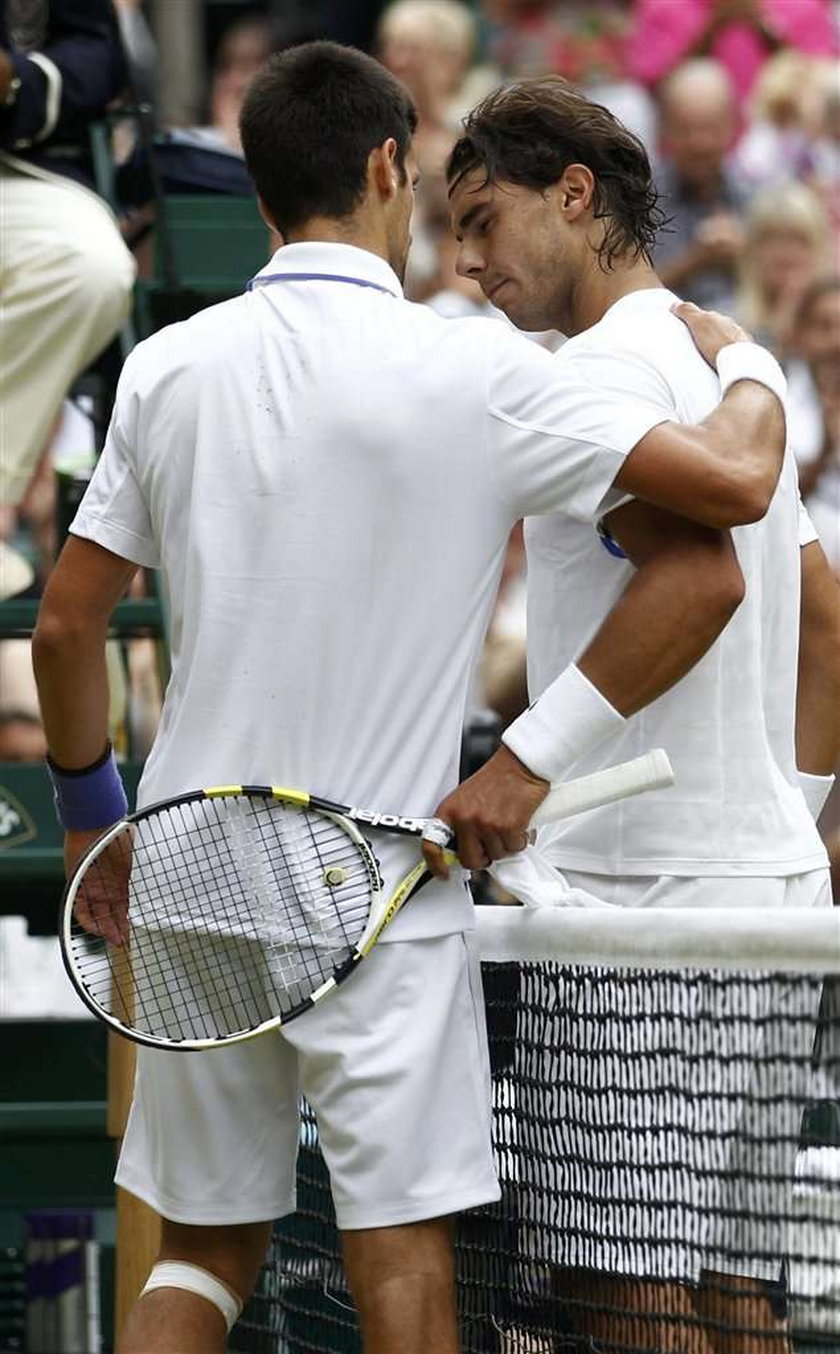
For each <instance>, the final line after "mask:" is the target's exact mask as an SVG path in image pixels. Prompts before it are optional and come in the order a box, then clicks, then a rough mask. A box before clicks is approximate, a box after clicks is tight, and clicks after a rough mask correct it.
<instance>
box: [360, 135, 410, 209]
mask: <svg viewBox="0 0 840 1354" xmlns="http://www.w3.org/2000/svg"><path fill="white" fill-rule="evenodd" d="M401 179H402V176H401V173H400V168H399V165H398V164H397V143H396V141H395V140H394V138H393V136H389V137H388V139H387V141H383V142H382V145H381V146H374V148H373V150H372V151H371V152H370V155H369V156H368V182H371V181H372V182H373V184H374V186H375V187H376V189H377V191H378V193H379V194H380V195H381V196H382V197H383V198H392V197H394V196H395V195H396V192H397V189H398V188H399V186H400V182H401Z"/></svg>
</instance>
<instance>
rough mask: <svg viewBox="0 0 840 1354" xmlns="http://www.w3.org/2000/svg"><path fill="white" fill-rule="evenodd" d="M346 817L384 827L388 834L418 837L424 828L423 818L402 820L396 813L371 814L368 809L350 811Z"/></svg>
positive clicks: (424, 821) (372, 825)
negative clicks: (408, 834)
mask: <svg viewBox="0 0 840 1354" xmlns="http://www.w3.org/2000/svg"><path fill="white" fill-rule="evenodd" d="M348 817H350V818H353V819H355V820H356V821H357V822H359V823H368V824H370V826H371V827H385V828H388V830H389V831H390V832H410V833H411V834H412V836H415V837H416V836H418V835H420V834H421V833H422V831H423V828H424V827H425V826H426V819H425V818H403V817H401V816H400V815H399V814H397V813H371V812H370V810H368V809H351V810H350V812H349V814H348Z"/></svg>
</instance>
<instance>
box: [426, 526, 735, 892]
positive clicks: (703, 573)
mask: <svg viewBox="0 0 840 1354" xmlns="http://www.w3.org/2000/svg"><path fill="white" fill-rule="evenodd" d="M608 526H609V529H610V532H611V534H612V535H613V537H614V538H615V539H616V540H617V541H618V542H619V544H620V545H621V546H622V548H623V549H624V551H625V553H626V554H627V555H628V557H629V558H630V559H631V560H632V562H633V563H634V564H635V565H636V568H637V572H636V573H635V574H634V575H633V577H632V579H631V580H630V582H629V584H628V585H627V587H626V588H625V590H624V592H623V593H622V595H621V597H620V598H619V599H618V601H617V602H616V605H615V606H614V607H613V609H612V611H611V612H610V613H609V615H608V616H607V617H606V618H605V620H604V622H603V624H602V625H601V627H600V629H599V630H598V632H597V633H596V635H595V636H594V638H593V639H592V641H591V643H590V644H589V645H588V647H587V648H586V650H585V651H584V653H583V654H582V655H581V657H580V658H579V659H578V660H577V667H578V668H579V669H580V671H581V672H582V673H583V675H584V677H585V678H586V679H587V680H588V681H589V682H590V683H591V684H592V686H593V687H595V688H596V689H597V690H598V691H599V692H600V694H601V696H603V697H604V699H605V700H606V701H608V702H609V704H610V705H611V706H612V707H613V709H614V711H616V712H617V714H618V715H619V716H624V717H625V718H627V717H628V716H630V715H632V714H635V712H636V711H637V710H640V709H642V707H643V706H645V705H648V704H650V702H651V701H653V700H656V699H657V697H659V696H661V695H662V694H663V693H664V692H666V691H668V690H669V689H670V688H671V687H672V686H673V685H674V683H675V682H677V681H679V680H680V678H681V677H684V676H685V674H686V673H687V672H689V671H690V670H691V668H693V667H694V665H695V663H697V662H698V660H699V659H700V658H702V656H703V654H705V653H706V652H707V651H708V649H709V648H710V647H711V645H712V644H713V643H714V641H715V640H716V639H717V637H718V636H719V635H720V633H721V631H722V630H723V629H724V627H725V626H726V624H727V623H728V621H729V620H730V618H731V616H732V615H733V613H734V611H735V610H736V609H737V607H738V605H739V604H740V602H741V600H742V599H743V596H744V580H743V577H742V574H741V570H740V567H739V565H738V561H737V558H736V556H735V551H734V549H733V547H732V542H731V540H730V539H729V536H728V534H727V533H725V532H717V531H712V530H710V529H709V528H707V527H703V526H699V525H697V524H696V523H694V522H688V521H684V520H682V519H680V518H677V517H675V516H673V515H672V514H670V513H667V512H663V511H662V510H661V509H659V508H655V507H651V506H650V505H648V504H645V503H638V502H632V503H627V504H624V505H622V506H621V507H620V508H617V509H615V510H614V511H613V512H612V513H611V514H610V515H609V518H608ZM619 722H620V721H619ZM547 790H548V782H547V781H546V780H544V779H541V778H540V777H539V776H536V775H534V774H533V772H532V771H531V770H529V768H528V767H527V766H525V765H524V764H523V763H522V762H521V761H520V760H519V759H518V758H517V757H516V756H514V754H513V752H512V751H511V750H510V749H509V748H507V747H504V746H503V747H502V748H500V749H499V751H498V752H497V753H495V754H494V756H493V757H491V758H490V760H489V761H488V762H487V763H486V764H485V766H483V767H482V768H481V769H480V770H479V771H477V772H476V774H475V775H474V776H471V777H470V779H469V780H467V781H465V782H464V783H463V785H461V786H459V787H458V788H457V789H456V790H455V791H454V792H453V793H452V794H451V795H449V796H447V798H446V799H444V800H443V802H442V803H441V804H440V805H439V806H438V808H437V810H436V817H440V818H443V819H444V821H446V822H448V823H450V824H451V825H452V826H453V827H454V828H455V830H456V834H457V841H458V853H459V855H460V858H461V861H462V863H463V864H464V865H465V866H466V867H467V868H468V869H480V868H481V867H482V866H485V865H486V864H487V860H488V859H491V860H493V859H498V858H499V857H500V856H503V855H505V854H507V853H509V852H510V851H515V850H518V849H521V847H522V845H523V843H524V838H523V832H524V829H525V827H526V826H527V824H528V822H529V821H530V819H531V817H532V816H533V814H534V812H535V810H536V809H537V807H538V806H539V804H540V803H541V802H542V799H543V798H544V796H545V794H546V792H547ZM424 853H425V855H426V859H427V861H428V863H429V864H430V866H431V867H432V868H433V869H435V871H436V873H443V872H444V867H443V864H442V858H441V855H440V853H439V852H438V851H437V850H436V848H435V847H433V846H430V845H428V844H427V845H426V846H424Z"/></svg>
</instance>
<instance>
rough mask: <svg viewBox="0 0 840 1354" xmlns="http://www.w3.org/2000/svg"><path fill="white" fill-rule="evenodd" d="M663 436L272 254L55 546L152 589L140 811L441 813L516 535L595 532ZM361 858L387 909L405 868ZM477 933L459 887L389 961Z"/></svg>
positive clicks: (319, 263)
mask: <svg viewBox="0 0 840 1354" xmlns="http://www.w3.org/2000/svg"><path fill="white" fill-rule="evenodd" d="M666 417H667V414H666V413H663V411H662V409H661V408H659V407H651V406H649V405H647V404H646V403H645V402H644V401H641V400H637V399H636V398H635V397H632V398H629V399H628V398H625V397H620V398H618V399H616V400H612V399H610V398H609V397H608V396H601V395H599V397H598V399H597V400H593V399H592V394H591V390H590V389H589V387H588V386H583V387H581V388H577V387H576V386H575V385H574V383H573V382H572V381H569V380H567V379H566V377H565V374H564V371H563V369H562V368H561V367H559V366H558V365H557V364H556V362H555V360H554V358H553V357H552V356H550V355H549V354H548V353H546V352H544V351H543V350H542V349H540V348H537V347H535V346H534V345H533V344H531V343H528V342H526V341H525V340H524V339H522V338H520V337H519V336H518V335H516V334H514V333H512V332H511V331H510V330H509V329H508V328H507V326H505V325H500V324H498V323H496V322H495V321H494V320H483V319H465V320H446V319H443V318H441V317H440V316H438V315H436V314H435V313H434V312H433V311H431V310H429V309H428V308H426V307H424V306H418V305H412V304H409V303H408V302H406V301H405V300H404V299H403V297H402V292H401V288H400V285H399V283H398V281H397V278H396V276H395V274H394V273H393V271H392V270H391V269H390V268H389V266H388V265H387V263H385V262H384V261H383V260H382V259H381V258H379V257H377V256H375V255H373V254H370V253H368V252H366V251H363V250H359V249H356V248H353V247H351V246H347V245H337V244H293V245H287V246H285V247H284V248H282V249H280V250H279V251H278V252H277V254H276V255H275V256H274V258H273V259H272V260H271V262H270V264H269V265H268V266H267V267H266V268H265V269H264V270H263V271H262V272H261V273H260V274H259V275H258V277H257V278H256V279H255V285H254V286H253V288H252V290H250V291H249V292H248V293H247V294H246V295H244V296H242V297H238V298H237V299H235V300H232V301H228V302H226V303H224V304H223V305H220V306H216V307H213V308H211V309H209V310H206V311H203V312H202V313H200V314H198V315H196V316H195V317H194V318H192V319H190V320H188V321H186V322H185V323H183V324H178V325H173V326H171V327H170V328H168V329H165V330H163V331H162V332H161V333H159V334H156V335H154V336H153V337H152V338H150V339H148V340H147V341H146V342H145V343H142V344H140V345H139V347H138V348H137V349H136V350H135V351H134V352H133V353H132V355H131V356H130V358H129V359H128V361H127V363H126V365H125V369H124V371H123V375H122V380H121V382H120V388H119V392H118V396H117V402H116V407H115V411H114V417H113V421H112V425H111V428H110V432H109V435H108V441H107V445H106V447H105V450H104V452H103V455H102V457H101V459H100V461H99V464H98V466H97V469H96V471H95V473H94V476H93V479H92V480H91V484H90V487H89V489H88V492H87V494H86V495H85V498H84V501H83V503H82V505H81V507H80V509H79V512H78V514H77V516H76V518H75V521H74V522H73V525H72V528H71V529H72V531H73V532H74V533H75V534H76V535H79V536H84V537H87V538H88V539H90V540H93V541H96V542H98V543H99V544H100V545H102V546H104V547H105V548H106V549H108V550H111V551H113V552H114V553H116V554H117V555H120V556H123V557H124V558H126V559H129V560H133V561H135V562H136V563H137V564H141V565H147V566H149V567H152V568H159V569H161V570H162V571H163V576H164V584H165V590H166V595H167V598H168V601H169V606H170V612H171V632H172V677H171V680H170V683H169V687H168V689H167V692H166V700H165V705H164V710H163V717H162V721H161V725H160V729H159V732H158V736H157V738H156V740H155V743H154V746H153V748H152V751H151V754H150V756H149V759H148V762H147V765H146V768H145V771H144V774H143V779H142V782H141V785H140V792H139V801H140V803H141V804H148V803H151V802H153V801H155V800H158V799H162V798H166V797H169V796H171V795H175V794H178V793H180V792H182V791H187V790H191V789H194V788H197V787H201V786H210V785H218V784H229V783H241V782H246V783H248V782H250V783H257V784H264V783H271V782H273V783H275V784H281V785H287V786H299V787H302V788H304V789H308V790H310V791H311V792H313V793H316V794H319V795H324V796H327V797H328V798H331V799H335V800H338V801H340V802H344V803H353V804H357V805H360V806H362V807H366V808H372V809H379V810H382V811H390V812H398V813H404V814H411V815H425V814H429V813H431V812H432V811H433V810H434V808H435V807H436V805H437V804H438V802H439V801H440V799H441V798H442V797H443V795H444V794H446V793H447V792H448V791H449V790H450V789H451V788H452V787H453V786H454V785H455V783H456V781H457V777H458V756H459V746H460V741H461V730H462V725H463V720H464V712H465V705H466V700H467V694H468V688H469V682H470V677H471V673H472V669H473V665H474V662H475V659H476V656H477V654H478V651H479V647H480V645H481V642H482V640H483V637H484V634H485V632H486V629H487V623H488V618H489V615H490V611H491V607H492V604H493V599H494V596H495V591H496V587H497V583H498V578H499V571H500V566H501V562H502V558H503V554H504V549H505V543H506V541H507V536H508V532H509V530H510V528H511V526H512V524H513V523H514V522H515V521H516V520H517V519H518V518H519V517H521V516H524V515H525V514H532V513H540V512H551V511H559V510H563V511H564V512H566V513H568V514H571V515H572V516H574V517H576V518H578V519H579V520H580V521H581V522H585V523H588V524H589V525H590V529H591V524H592V522H593V521H594V520H595V519H596V518H597V516H598V512H599V506H600V504H601V501H602V499H603V497H604V495H605V493H606V492H607V491H608V490H609V487H610V484H611V482H612V480H613V478H614V476H615V475H616V473H617V472H618V470H619V468H620V466H621V465H622V463H623V460H624V457H625V456H626V454H627V453H628V452H629V451H630V450H631V449H632V448H633V447H634V446H635V444H636V443H637V442H638V441H639V440H640V439H641V438H642V437H643V436H644V435H645V434H646V433H647V432H648V431H649V430H650V429H651V428H652V427H654V426H655V425H656V424H657V423H660V422H661V421H662V420H663V418H666ZM370 835H371V837H372V839H374V849H375V850H376V852H377V855H378V857H379V859H380V863H381V865H382V867H383V872H384V874H385V878H386V883H388V884H392V883H395V882H396V880H397V879H398V878H399V877H400V876H401V875H402V873H404V872H405V871H406V870H407V869H408V868H410V865H411V864H413V863H414V861H415V860H416V859H417V846H416V843H412V842H406V841H403V840H402V839H394V838H393V837H387V836H384V835H382V834H375V833H371V834H370ZM469 925H471V909H470V907H469V901H468V897H467V893H466V890H465V887H464V883H463V880H458V879H455V878H453V879H452V880H451V881H450V882H449V883H438V882H435V883H433V884H431V885H429V886H428V888H427V889H426V890H425V891H424V892H423V893H422V894H421V895H420V896H419V897H418V899H417V901H416V902H415V903H412V904H411V905H410V906H409V907H408V908H407V909H406V911H405V913H404V915H403V916H402V917H401V918H400V919H399V920H398V921H397V922H396V923H395V925H394V926H393V927H392V928H391V930H390V931H389V933H388V934H389V938H391V939H406V938H409V937H413V936H426V935H445V934H448V933H450V932H453V931H457V930H460V929H462V928H464V927H466V926H469Z"/></svg>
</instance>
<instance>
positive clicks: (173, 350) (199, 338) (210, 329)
mask: <svg viewBox="0 0 840 1354" xmlns="http://www.w3.org/2000/svg"><path fill="white" fill-rule="evenodd" d="M246 305H247V301H246V298H245V297H244V296H236V297H234V298H233V299H232V300H229V301H221V302H219V303H218V304H217V305H214V306H208V307H207V308H206V309H204V310H200V311H199V312H198V313H197V314H195V315H192V316H190V318H189V319H187V320H180V321H178V322H177V323H175V324H168V325H166V326H165V327H164V328H163V329H159V330H158V331H157V333H155V334H151V335H150V336H149V337H148V338H146V339H143V340H142V341H141V342H140V343H138V344H137V346H136V348H134V350H133V351H132V352H131V354H130V356H129V358H128V360H127V362H126V364H125V366H124V368H123V372H124V375H125V377H126V378H127V379H130V380H131V382H132V384H135V385H140V386H142V387H143V388H144V389H148V387H149V386H151V385H155V384H157V383H158V382H159V381H160V380H162V379H167V378H170V377H172V376H175V375H178V374H180V373H186V372H191V373H194V374H196V375H198V374H200V373H201V372H202V371H206V369H207V367H208V366H209V367H212V366H214V365H216V364H218V363H219V362H223V361H224V362H229V361H230V359H231V355H232V354H237V353H241V352H242V347H243V342H244V340H245V321H246Z"/></svg>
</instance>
